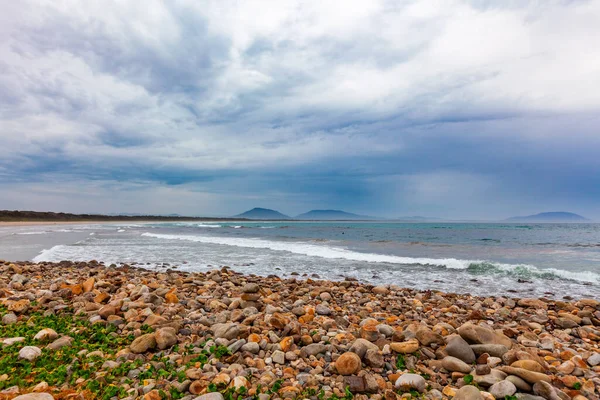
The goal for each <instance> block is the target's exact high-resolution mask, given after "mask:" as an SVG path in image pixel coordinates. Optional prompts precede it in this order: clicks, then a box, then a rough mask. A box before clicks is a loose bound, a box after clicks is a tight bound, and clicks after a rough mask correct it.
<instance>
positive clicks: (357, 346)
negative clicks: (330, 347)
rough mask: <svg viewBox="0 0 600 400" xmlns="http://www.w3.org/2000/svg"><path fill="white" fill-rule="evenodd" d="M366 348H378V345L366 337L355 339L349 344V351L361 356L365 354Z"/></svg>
mask: <svg viewBox="0 0 600 400" xmlns="http://www.w3.org/2000/svg"><path fill="white" fill-rule="evenodd" d="M367 350H379V347H377V345H376V344H374V343H371V342H369V341H368V340H366V339H356V340H355V341H354V342H352V346H350V351H351V352H353V353H356V354H358V356H359V357H361V358H362V357H364V356H365V354H366V353H367Z"/></svg>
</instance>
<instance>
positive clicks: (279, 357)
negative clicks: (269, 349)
mask: <svg viewBox="0 0 600 400" xmlns="http://www.w3.org/2000/svg"><path fill="white" fill-rule="evenodd" d="M271 358H272V359H273V362H274V363H275V364H280V365H283V364H285V353H284V352H283V351H281V350H276V351H274V352H273V355H271Z"/></svg>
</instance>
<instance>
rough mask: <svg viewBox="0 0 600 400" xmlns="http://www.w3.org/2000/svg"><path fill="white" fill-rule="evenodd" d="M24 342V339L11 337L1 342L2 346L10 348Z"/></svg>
mask: <svg viewBox="0 0 600 400" xmlns="http://www.w3.org/2000/svg"><path fill="white" fill-rule="evenodd" d="M24 341H25V338H24V337H13V338H8V339H4V340H3V341H2V344H3V345H4V346H12V345H13V344H16V343H22V342H24Z"/></svg>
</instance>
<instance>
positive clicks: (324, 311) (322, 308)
mask: <svg viewBox="0 0 600 400" xmlns="http://www.w3.org/2000/svg"><path fill="white" fill-rule="evenodd" d="M315 311H316V312H317V314H319V315H331V309H329V307H326V306H324V305H323V304H317V306H316V307H315Z"/></svg>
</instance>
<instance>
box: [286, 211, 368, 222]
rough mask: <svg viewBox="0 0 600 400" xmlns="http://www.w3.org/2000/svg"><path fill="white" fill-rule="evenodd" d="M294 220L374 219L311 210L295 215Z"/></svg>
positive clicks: (343, 212) (343, 213)
mask: <svg viewBox="0 0 600 400" xmlns="http://www.w3.org/2000/svg"><path fill="white" fill-rule="evenodd" d="M295 219H310V220H321V221H322V220H327V221H331V220H365V219H376V218H375V217H368V216H366V215H358V214H352V213H349V212H345V211H340V210H312V211H309V212H307V213H304V214H300V215H297V216H296V217H295Z"/></svg>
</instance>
